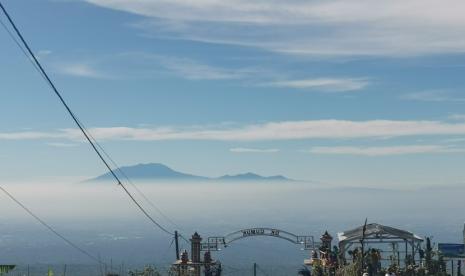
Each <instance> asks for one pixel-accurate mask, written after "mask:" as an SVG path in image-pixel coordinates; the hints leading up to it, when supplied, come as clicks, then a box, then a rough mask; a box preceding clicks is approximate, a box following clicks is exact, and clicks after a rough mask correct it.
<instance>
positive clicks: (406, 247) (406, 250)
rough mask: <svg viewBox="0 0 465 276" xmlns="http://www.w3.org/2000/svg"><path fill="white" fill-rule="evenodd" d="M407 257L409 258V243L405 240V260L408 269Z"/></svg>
mask: <svg viewBox="0 0 465 276" xmlns="http://www.w3.org/2000/svg"><path fill="white" fill-rule="evenodd" d="M407 256H408V243H407V240H405V259H404V263H405V267H407Z"/></svg>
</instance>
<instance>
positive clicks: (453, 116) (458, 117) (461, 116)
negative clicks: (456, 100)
mask: <svg viewBox="0 0 465 276" xmlns="http://www.w3.org/2000/svg"><path fill="white" fill-rule="evenodd" d="M447 118H448V119H450V120H456V121H465V114H451V115H449V116H447Z"/></svg>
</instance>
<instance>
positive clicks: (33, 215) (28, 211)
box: [0, 186, 105, 264]
mask: <svg viewBox="0 0 465 276" xmlns="http://www.w3.org/2000/svg"><path fill="white" fill-rule="evenodd" d="M0 190H2V192H3V193H4V194H5V195H7V196H8V197H9V198H10V199H11V200H13V201H14V202H15V203H16V204H18V205H19V206H20V207H21V208H23V209H24V211H26V212H27V213H28V214H29V215H31V216H32V217H33V218H35V219H36V220H37V221H38V222H39V223H40V224H42V225H43V226H44V227H45V228H47V229H48V230H50V231H51V232H52V233H53V234H55V235H56V236H58V237H59V238H60V239H62V240H63V241H65V242H66V243H67V244H68V245H69V246H71V247H73V248H74V249H76V250H77V251H79V252H81V253H82V254H84V255H86V256H87V257H89V258H90V259H92V260H94V261H95V262H97V263H98V264H105V263H104V262H102V261H101V260H100V259H99V258H97V257H95V256H94V255H92V254H90V253H89V252H87V251H86V250H84V249H82V248H81V247H79V246H78V245H76V244H75V243H74V242H72V241H71V240H69V239H68V238H66V237H65V236H63V235H62V234H60V233H59V232H58V231H56V230H55V229H54V228H53V227H52V226H50V225H49V224H48V223H46V222H45V221H44V220H42V219H41V218H40V217H39V216H37V215H36V214H34V213H33V212H32V211H31V210H30V209H29V208H27V207H26V206H25V205H24V204H23V203H21V202H20V201H19V200H18V199H16V198H15V197H14V196H13V195H12V194H11V193H10V192H8V191H7V190H6V189H5V188H4V187H2V186H0Z"/></svg>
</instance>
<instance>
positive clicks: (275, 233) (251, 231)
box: [201, 227, 315, 251]
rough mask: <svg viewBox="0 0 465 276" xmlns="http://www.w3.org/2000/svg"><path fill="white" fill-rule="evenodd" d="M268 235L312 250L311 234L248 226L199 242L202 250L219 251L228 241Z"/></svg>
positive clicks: (313, 243)
mask: <svg viewBox="0 0 465 276" xmlns="http://www.w3.org/2000/svg"><path fill="white" fill-rule="evenodd" d="M256 236H268V237H275V238H280V239H284V240H287V241H289V242H291V243H294V244H300V245H303V249H304V250H314V249H315V240H314V238H313V236H299V235H295V234H292V233H290V232H287V231H283V230H280V229H275V228H267V227H260V228H248V229H242V230H239V231H236V232H232V233H230V234H228V235H226V236H224V237H208V239H207V242H204V243H202V244H201V250H202V251H219V250H221V248H222V247H227V246H228V245H229V244H230V243H232V242H234V241H236V240H239V239H243V238H249V237H256Z"/></svg>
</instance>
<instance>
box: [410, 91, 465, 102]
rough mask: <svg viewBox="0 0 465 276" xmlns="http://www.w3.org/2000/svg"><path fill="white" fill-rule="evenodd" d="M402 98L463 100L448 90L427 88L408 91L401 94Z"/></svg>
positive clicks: (423, 100) (439, 100) (412, 99)
mask: <svg viewBox="0 0 465 276" xmlns="http://www.w3.org/2000/svg"><path fill="white" fill-rule="evenodd" d="M401 99H403V100H411V101H421V102H463V101H465V98H459V97H455V96H453V95H452V94H451V93H450V92H449V91H445V90H429V91H421V92H414V93H408V94H405V95H402V96H401Z"/></svg>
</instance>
